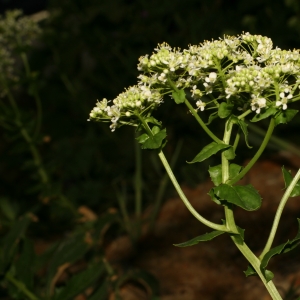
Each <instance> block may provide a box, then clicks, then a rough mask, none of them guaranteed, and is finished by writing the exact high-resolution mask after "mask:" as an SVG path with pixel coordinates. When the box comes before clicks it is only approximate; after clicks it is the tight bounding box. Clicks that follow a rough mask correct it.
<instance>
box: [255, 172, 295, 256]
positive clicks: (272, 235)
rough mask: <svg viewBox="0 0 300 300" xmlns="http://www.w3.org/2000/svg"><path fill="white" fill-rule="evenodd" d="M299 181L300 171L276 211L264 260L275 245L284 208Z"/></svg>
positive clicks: (262, 254) (264, 250)
mask: <svg viewBox="0 0 300 300" xmlns="http://www.w3.org/2000/svg"><path fill="white" fill-rule="evenodd" d="M299 179H300V169H299V170H298V172H297V174H296V175H295V177H294V179H293V180H292V182H291V183H290V185H289V186H288V188H287V189H286V191H285V193H284V195H283V197H282V199H281V200H280V203H279V206H278V209H277V211H276V215H275V218H274V221H273V225H272V229H271V231H270V235H269V238H268V241H267V243H266V245H265V248H264V249H263V251H262V253H261V255H260V256H259V258H260V259H262V258H263V257H264V255H265V254H266V253H267V252H268V251H269V250H270V249H271V247H272V244H273V241H274V238H275V234H276V231H277V228H278V224H279V221H280V218H281V215H282V212H283V209H284V206H285V204H286V202H287V200H288V199H289V197H290V195H291V193H292V191H293V189H294V187H295V185H296V184H297V182H298V181H299Z"/></svg>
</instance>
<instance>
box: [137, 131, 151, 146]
mask: <svg viewBox="0 0 300 300" xmlns="http://www.w3.org/2000/svg"><path fill="white" fill-rule="evenodd" d="M148 139H149V136H148V134H147V133H143V134H141V135H140V136H138V137H137V138H136V140H137V141H138V142H139V143H140V144H143V143H145V142H146V140H148Z"/></svg>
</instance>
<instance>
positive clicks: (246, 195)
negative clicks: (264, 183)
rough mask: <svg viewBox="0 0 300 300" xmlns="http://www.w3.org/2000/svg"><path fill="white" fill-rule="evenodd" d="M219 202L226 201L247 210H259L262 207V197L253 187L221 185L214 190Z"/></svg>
mask: <svg viewBox="0 0 300 300" xmlns="http://www.w3.org/2000/svg"><path fill="white" fill-rule="evenodd" d="M213 190H214V194H215V195H216V196H217V197H218V199H219V200H225V201H227V202H229V203H232V204H235V205H237V206H239V207H241V208H243V209H245V210H248V211H252V210H257V209H258V208H259V207H260V205H261V197H260V195H259V194H258V192H257V191H256V190H255V189H254V187H253V186H252V185H250V184H249V185H246V186H239V185H237V186H230V185H228V184H221V185H219V186H217V187H215V188H214V189H213Z"/></svg>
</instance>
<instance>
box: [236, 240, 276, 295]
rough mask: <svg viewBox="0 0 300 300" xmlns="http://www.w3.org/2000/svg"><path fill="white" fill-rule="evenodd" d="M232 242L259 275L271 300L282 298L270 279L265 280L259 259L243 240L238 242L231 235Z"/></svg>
mask: <svg viewBox="0 0 300 300" xmlns="http://www.w3.org/2000/svg"><path fill="white" fill-rule="evenodd" d="M231 238H232V240H233V242H234V243H235V245H236V247H237V248H238V249H239V250H240V251H241V253H242V254H243V255H244V257H245V258H246V259H247V260H248V261H249V263H250V264H251V265H252V267H253V268H254V269H255V271H256V273H257V274H258V276H259V277H260V279H261V281H262V282H263V284H264V286H265V287H266V289H267V290H268V292H269V294H270V296H271V297H272V299H273V300H282V297H281V296H280V294H279V292H278V290H277V289H276V287H275V285H274V283H273V282H272V280H270V281H269V282H267V281H266V279H265V277H264V275H263V274H262V272H261V270H260V260H259V259H258V258H257V257H256V256H255V254H254V253H253V252H252V251H251V250H250V249H249V247H248V246H247V245H246V243H245V242H243V244H239V243H237V242H236V241H235V240H234V235H233V236H231Z"/></svg>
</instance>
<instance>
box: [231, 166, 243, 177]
mask: <svg viewBox="0 0 300 300" xmlns="http://www.w3.org/2000/svg"><path fill="white" fill-rule="evenodd" d="M241 169H242V166H239V165H237V164H230V165H229V178H228V179H232V178H234V177H235V176H237V175H238V174H239V173H240V171H241Z"/></svg>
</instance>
